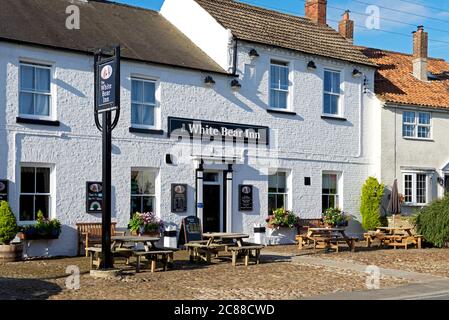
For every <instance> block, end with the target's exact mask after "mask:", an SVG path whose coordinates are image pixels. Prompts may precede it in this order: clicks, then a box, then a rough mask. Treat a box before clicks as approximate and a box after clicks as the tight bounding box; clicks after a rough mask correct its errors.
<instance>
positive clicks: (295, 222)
mask: <svg viewBox="0 0 449 320" xmlns="http://www.w3.org/2000/svg"><path fill="white" fill-rule="evenodd" d="M266 222H267V223H268V227H269V228H278V227H285V228H295V227H298V226H299V217H298V216H296V215H295V214H294V213H293V212H292V211H289V210H285V209H284V208H280V209H276V210H274V211H273V214H272V215H270V216H268V218H267V219H266Z"/></svg>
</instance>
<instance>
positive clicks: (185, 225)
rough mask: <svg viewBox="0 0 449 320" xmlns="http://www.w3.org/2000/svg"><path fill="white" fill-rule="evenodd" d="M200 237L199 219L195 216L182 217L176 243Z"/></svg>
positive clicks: (200, 238)
mask: <svg viewBox="0 0 449 320" xmlns="http://www.w3.org/2000/svg"><path fill="white" fill-rule="evenodd" d="M199 240H203V239H202V230H201V220H200V219H199V218H198V217H195V216H188V217H185V218H184V219H182V224H181V229H180V233H179V241H178V245H181V244H185V243H189V242H190V241H199Z"/></svg>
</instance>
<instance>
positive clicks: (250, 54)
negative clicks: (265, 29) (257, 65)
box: [249, 49, 259, 58]
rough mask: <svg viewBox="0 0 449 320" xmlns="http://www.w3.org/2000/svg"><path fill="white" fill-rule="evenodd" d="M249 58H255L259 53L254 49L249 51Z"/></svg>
mask: <svg viewBox="0 0 449 320" xmlns="http://www.w3.org/2000/svg"><path fill="white" fill-rule="evenodd" d="M249 56H250V57H251V58H257V57H258V56H259V53H258V52H257V50H256V49H251V50H250V52H249Z"/></svg>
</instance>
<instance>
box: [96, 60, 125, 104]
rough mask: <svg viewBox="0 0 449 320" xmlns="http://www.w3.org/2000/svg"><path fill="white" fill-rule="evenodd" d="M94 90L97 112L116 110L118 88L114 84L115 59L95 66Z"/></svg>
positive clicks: (115, 73)
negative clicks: (95, 91)
mask: <svg viewBox="0 0 449 320" xmlns="http://www.w3.org/2000/svg"><path fill="white" fill-rule="evenodd" d="M96 67H97V72H96V75H97V76H96V81H95V82H96V83H95V90H97V101H96V103H95V107H96V111H97V112H104V111H111V110H114V109H117V104H116V101H115V99H116V97H117V92H116V90H119V89H120V87H119V86H118V85H117V84H116V83H117V79H116V75H117V71H116V67H117V63H116V60H115V58H113V59H108V60H104V61H101V62H99V63H98V64H97V66H96Z"/></svg>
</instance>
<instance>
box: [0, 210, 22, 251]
mask: <svg viewBox="0 0 449 320" xmlns="http://www.w3.org/2000/svg"><path fill="white" fill-rule="evenodd" d="M18 231H19V228H18V227H17V223H16V217H15V216H14V214H13V213H12V210H11V207H10V206H9V204H8V202H6V201H1V202H0V244H9V243H10V242H11V240H12V239H14V237H15V236H16V234H17V232H18Z"/></svg>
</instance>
